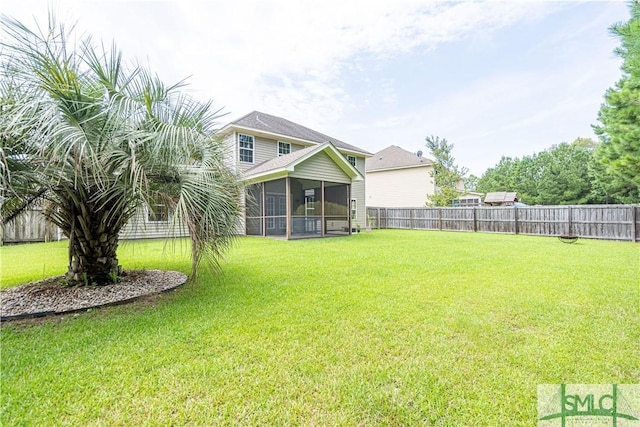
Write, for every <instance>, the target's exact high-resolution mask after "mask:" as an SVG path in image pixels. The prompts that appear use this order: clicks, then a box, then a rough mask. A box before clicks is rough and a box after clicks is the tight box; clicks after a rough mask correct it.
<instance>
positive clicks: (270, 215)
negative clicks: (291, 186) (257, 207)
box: [264, 179, 287, 236]
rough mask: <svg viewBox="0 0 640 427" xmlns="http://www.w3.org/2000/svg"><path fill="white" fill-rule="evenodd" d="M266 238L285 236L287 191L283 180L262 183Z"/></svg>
mask: <svg viewBox="0 0 640 427" xmlns="http://www.w3.org/2000/svg"><path fill="white" fill-rule="evenodd" d="M264 191H265V224H266V228H265V231H266V235H267V236H284V235H286V234H287V190H286V181H285V179H278V180H275V181H269V182H265V183H264Z"/></svg>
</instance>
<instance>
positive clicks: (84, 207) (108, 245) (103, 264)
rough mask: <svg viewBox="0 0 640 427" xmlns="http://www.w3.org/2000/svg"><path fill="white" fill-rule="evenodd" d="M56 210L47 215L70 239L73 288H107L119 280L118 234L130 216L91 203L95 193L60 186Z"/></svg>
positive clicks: (57, 193)
mask: <svg viewBox="0 0 640 427" xmlns="http://www.w3.org/2000/svg"><path fill="white" fill-rule="evenodd" d="M57 190H58V191H56V196H57V198H58V203H57V204H56V205H57V207H56V209H50V210H46V211H45V215H46V216H47V217H48V218H49V219H50V220H51V222H53V223H54V224H56V225H57V226H58V227H60V228H61V229H62V231H63V232H64V234H65V235H66V236H67V237H69V268H68V270H67V274H66V276H65V278H66V280H67V282H68V283H69V284H73V285H104V284H108V283H113V282H115V281H117V280H118V278H119V277H120V275H121V274H122V267H121V266H120V265H119V264H118V257H117V249H118V234H119V232H120V230H121V228H122V226H123V224H125V223H126V221H127V219H128V217H127V216H126V215H124V214H120V215H117V214H113V213H114V212H111V209H113V207H112V206H109V205H108V204H107V203H101V202H96V201H93V202H92V201H91V198H90V197H89V196H88V195H89V194H91V191H87V189H85V188H82V187H79V186H75V187H66V186H60V187H59V188H58V189H57Z"/></svg>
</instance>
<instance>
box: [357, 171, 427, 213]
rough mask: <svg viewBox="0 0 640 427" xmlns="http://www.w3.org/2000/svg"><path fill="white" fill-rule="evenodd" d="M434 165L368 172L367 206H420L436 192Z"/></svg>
mask: <svg viewBox="0 0 640 427" xmlns="http://www.w3.org/2000/svg"><path fill="white" fill-rule="evenodd" d="M431 170H432V167H430V166H429V167H417V168H407V169H396V170H388V171H380V172H368V173H367V188H366V194H367V206H373V207H375V206H378V207H385V208H402V207H420V206H424V205H425V203H426V201H427V195H432V194H434V186H433V178H432V177H431V175H430V172H431Z"/></svg>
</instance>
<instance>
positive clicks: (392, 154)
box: [366, 145, 433, 172]
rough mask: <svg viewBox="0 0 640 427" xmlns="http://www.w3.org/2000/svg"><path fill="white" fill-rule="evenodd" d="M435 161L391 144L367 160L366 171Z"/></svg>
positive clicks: (412, 165) (400, 167) (413, 165)
mask: <svg viewBox="0 0 640 427" xmlns="http://www.w3.org/2000/svg"><path fill="white" fill-rule="evenodd" d="M432 164H433V162H432V161H431V160H430V159H428V158H426V157H422V156H420V157H418V155H417V154H414V153H411V152H409V151H407V150H404V149H402V148H400V147H398V146H395V145H391V146H389V147H387V148H385V149H383V150H381V151H378V152H377V153H375V154H374V155H373V156H371V157H369V158H368V159H367V161H366V171H367V172H373V171H378V170H388V169H402V168H409V167H423V166H424V167H426V166H429V165H432Z"/></svg>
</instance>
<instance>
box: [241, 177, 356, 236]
mask: <svg viewBox="0 0 640 427" xmlns="http://www.w3.org/2000/svg"><path fill="white" fill-rule="evenodd" d="M350 192H351V185H350V184H344V183H337V182H329V181H319V180H311V179H302V178H294V177H289V176H288V177H285V178H281V179H276V180H273V181H267V182H260V183H256V184H251V185H249V186H247V187H246V194H245V196H246V218H245V219H246V223H245V225H246V234H247V235H252V236H270V237H282V238H286V239H296V238H309V237H329V236H345V235H349V234H351V210H350V200H351V195H350Z"/></svg>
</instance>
